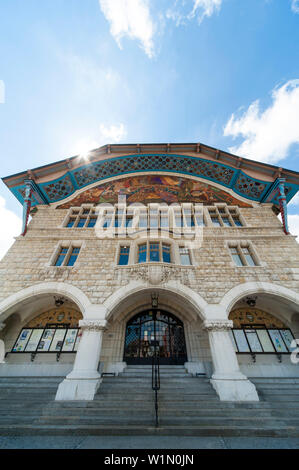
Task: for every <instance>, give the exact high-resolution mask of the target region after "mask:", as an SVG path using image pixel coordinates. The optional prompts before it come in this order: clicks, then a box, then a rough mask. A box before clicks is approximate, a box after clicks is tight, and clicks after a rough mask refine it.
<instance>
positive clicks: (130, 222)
mask: <svg viewBox="0 0 299 470" xmlns="http://www.w3.org/2000/svg"><path fill="white" fill-rule="evenodd" d="M132 226H133V217H127V218H126V227H132Z"/></svg>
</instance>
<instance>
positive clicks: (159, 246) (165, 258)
mask: <svg viewBox="0 0 299 470" xmlns="http://www.w3.org/2000/svg"><path fill="white" fill-rule="evenodd" d="M160 261H162V262H163V263H171V262H172V260H171V245H170V244H169V243H165V242H151V241H147V242H146V243H142V244H140V245H138V254H137V262H138V263H146V262H153V263H155V262H160Z"/></svg>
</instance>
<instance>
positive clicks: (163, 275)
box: [116, 264, 193, 286]
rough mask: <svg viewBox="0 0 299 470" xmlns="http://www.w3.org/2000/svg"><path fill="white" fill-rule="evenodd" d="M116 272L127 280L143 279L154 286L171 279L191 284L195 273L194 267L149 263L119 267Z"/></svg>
mask: <svg viewBox="0 0 299 470" xmlns="http://www.w3.org/2000/svg"><path fill="white" fill-rule="evenodd" d="M116 272H117V273H118V275H119V276H120V277H121V278H125V279H126V280H129V279H141V280H142V281H143V282H145V283H149V284H151V285H154V286H157V285H159V284H164V283H165V282H167V281H168V280H170V279H174V280H179V281H180V282H181V283H182V284H185V285H190V277H191V276H192V274H193V269H190V268H189V267H188V268H184V267H181V266H171V265H167V266H166V265H163V264H155V265H153V264H149V265H141V266H133V267H130V266H126V267H124V266H122V267H121V268H119V267H117V268H116Z"/></svg>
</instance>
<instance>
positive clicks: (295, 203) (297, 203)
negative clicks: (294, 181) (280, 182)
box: [289, 192, 299, 206]
mask: <svg viewBox="0 0 299 470" xmlns="http://www.w3.org/2000/svg"><path fill="white" fill-rule="evenodd" d="M290 204H292V205H293V206H299V192H298V193H297V194H295V196H294V197H293V198H292V199H291V200H290V202H289V205H290Z"/></svg>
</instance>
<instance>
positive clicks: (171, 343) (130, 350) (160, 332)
mask: <svg viewBox="0 0 299 470" xmlns="http://www.w3.org/2000/svg"><path fill="white" fill-rule="evenodd" d="M155 349H156V354H157V355H158V356H159V357H160V364H184V363H185V362H186V361H187V352H186V342H185V334H184V325H183V322H182V321H181V320H179V319H178V318H177V317H176V316H175V315H173V314H171V313H169V312H167V311H165V310H161V309H157V310H154V309H149V310H145V311H143V312H141V313H138V314H137V315H135V316H134V317H133V318H131V319H130V320H129V321H128V323H127V326H126V335H125V347H124V361H125V362H126V363H127V364H151V363H152V357H153V355H154V353H155Z"/></svg>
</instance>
